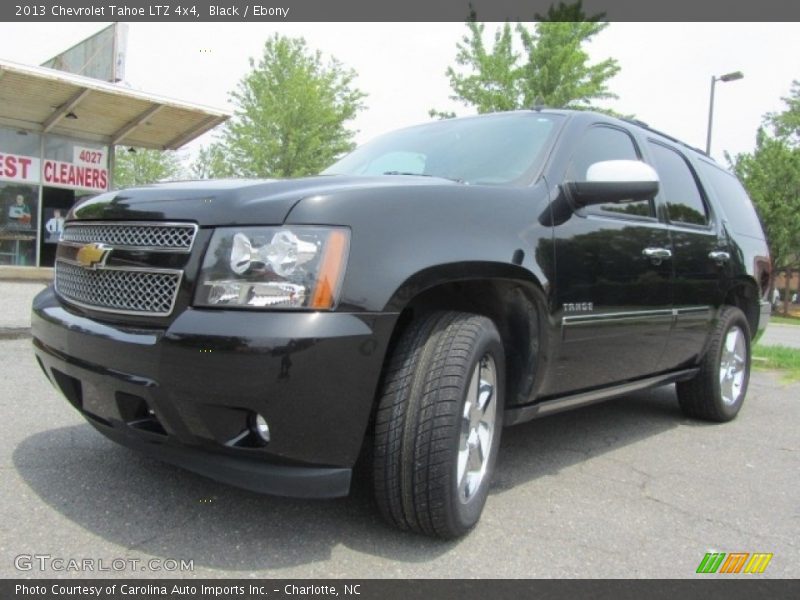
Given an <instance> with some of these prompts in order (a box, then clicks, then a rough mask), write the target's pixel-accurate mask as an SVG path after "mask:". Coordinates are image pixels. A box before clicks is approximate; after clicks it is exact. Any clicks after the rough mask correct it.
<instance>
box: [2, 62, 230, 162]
mask: <svg viewBox="0 0 800 600" xmlns="http://www.w3.org/2000/svg"><path fill="white" fill-rule="evenodd" d="M230 116H231V115H230V113H228V112H226V111H224V110H220V109H215V108H209V107H206V106H201V105H198V104H192V103H189V102H184V101H181V100H173V99H171V98H165V97H162V96H156V95H153V94H147V93H144V92H140V91H137V90H132V89H129V88H126V87H124V86H123V85H119V84H111V83H106V82H103V81H99V80H96V79H91V78H88V77H82V76H80V75H73V74H71V73H65V72H62V71H57V70H54V69H47V68H45V67H32V66H28V65H20V64H17V63H13V62H10V61H5V60H0V125H6V126H9V127H17V128H24V129H27V130H32V131H38V132H41V133H52V134H59V135H66V136H71V137H74V138H78V139H84V140H91V141H95V142H102V143H106V144H121V145H125V146H135V147H138V148H153V149H157V150H175V149H177V148H180V147H181V146H183V145H184V144H186V143H188V142H190V141H192V140H193V139H195V138H196V137H198V136H200V135H202V134H204V133H205V132H207V131H208V130H210V129H212V128H214V127H216V126H217V125H219V124H220V123H223V122H224V121H226V120H227V119H229V118H230Z"/></svg>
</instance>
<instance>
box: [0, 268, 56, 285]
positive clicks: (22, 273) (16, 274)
mask: <svg viewBox="0 0 800 600" xmlns="http://www.w3.org/2000/svg"><path fill="white" fill-rule="evenodd" d="M0 281H36V282H42V283H50V282H51V281H53V268H52V267H12V266H8V265H2V266H0Z"/></svg>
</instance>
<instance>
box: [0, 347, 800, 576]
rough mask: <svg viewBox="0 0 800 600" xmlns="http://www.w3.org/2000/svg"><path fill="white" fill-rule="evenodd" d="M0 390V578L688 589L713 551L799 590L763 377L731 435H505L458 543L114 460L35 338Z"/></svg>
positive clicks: (600, 414) (785, 444)
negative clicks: (100, 565)
mask: <svg viewBox="0 0 800 600" xmlns="http://www.w3.org/2000/svg"><path fill="white" fill-rule="evenodd" d="M0 382H2V384H1V385H2V388H0V389H2V394H0V428H2V429H1V430H0V456H2V467H1V468H0V473H2V485H0V505H1V506H2V507H3V509H2V513H1V514H2V517H3V518H2V520H0V577H19V576H26V577H69V576H72V577H74V576H80V575H81V574H80V573H75V572H69V571H53V570H50V569H48V570H44V571H42V570H39V569H38V567H36V565H34V566H33V567H32V568H31V570H29V571H19V570H17V568H16V567H15V559H16V557H18V556H20V555H36V554H38V555H43V554H44V555H50V556H52V557H61V558H64V559H70V558H77V559H83V558H90V559H96V560H102V561H106V565H108V564H110V561H112V560H113V559H134V560H138V561H148V560H150V559H153V558H155V559H157V560H161V561H165V560H167V559H176V560H180V559H185V560H191V561H192V567H193V570H191V571H185V572H183V573H178V572H174V573H173V572H171V573H165V572H163V571H149V570H147V571H141V567H140V566H138V565H141V564H142V562H139V563H137V566H136V567H135V568H129V567H125V568H124V569H123V570H122V571H121V572H120V573H114V572H111V573H108V572H106V573H91V572H88V573H83V574H82V575H84V576H93V575H94V576H97V575H99V576H112V575H117V576H118V575H128V576H138V577H160V576H165V575H170V576H183V577H223V576H230V577H286V578H305V577H409V578H415V577H501V578H505V577H509V578H511V577H514V578H518V577H580V578H587V577H589V578H590V577H696V576H697V575H695V570H696V569H697V566H698V564H699V563H700V561H701V559H702V558H703V556H704V554H705V553H706V552H709V551H712V550H714V551H719V552H771V553H773V554H774V557H773V559H772V561H771V562H770V564H769V565H768V568H767V569H766V571H765V572H764V574H763V575H759V577H792V578H794V577H798V576H800V560H799V559H800V550H799V549H798V543H799V541H800V494H798V492H800V484H799V483H798V476H799V475H800V452H799V450H800V428H798V427H797V423H798V422H800V402H798V401H797V399H798V397H800V385H798V384H786V383H783V382H782V381H781V379H780V377H779V376H778V375H775V374H771V373H759V372H756V373H754V374H753V378H752V381H751V388H750V393H749V396H748V399H747V402H746V403H745V406H744V408H743V409H742V412H741V413H740V415H739V418H738V419H737V420H736V421H734V422H733V423H729V424H726V425H712V424H706V423H699V422H694V421H691V420H688V419H685V418H684V417H683V416H682V415H681V413H680V412H679V410H678V407H677V403H676V400H675V392H674V388H672V387H668V388H663V389H658V390H653V391H650V392H645V393H638V394H635V395H631V396H627V397H624V398H620V399H617V400H612V401H610V402H607V403H605V404H600V405H595V406H592V407H587V408H584V409H579V410H576V411H572V412H568V413H562V414H560V415H555V416H552V417H549V418H546V419H542V420H539V421H534V422H531V423H527V424H524V425H520V426H517V427H514V428H510V429H506V430H505V431H504V434H503V442H502V445H501V449H500V457H499V465H498V471H497V474H496V477H495V482H494V487H493V491H492V493H491V495H490V497H489V500H488V503H487V505H486V509H485V511H484V514H483V518H482V520H481V522H480V523H479V525H478V527H477V528H476V529H475V530H474V531H473V532H472V533H471V534H469V535H468V536H466V537H465V538H463V539H461V540H458V541H455V542H441V541H436V540H431V539H427V538H423V537H419V536H415V535H411V534H404V533H401V532H397V531H394V530H393V529H391V528H389V527H387V526H385V525H384V524H383V522H382V521H381V520H380V518H379V516H378V515H377V513H376V510H375V507H374V505H373V503H372V499H371V496H370V492H369V486H368V485H367V484H364V483H361V484H359V485H357V486H356V489H355V491H354V493H353V494H351V496H350V497H348V498H343V499H339V500H333V501H309V500H292V499H284V498H273V497H266V496H259V495H257V494H253V493H249V492H245V491H240V490H237V489H235V488H232V487H228V486H225V485H222V484H218V483H215V482H214V481H211V480H208V479H205V478H202V477H200V476H196V475H193V474H191V473H188V472H185V471H182V470H180V469H178V468H175V467H171V466H168V465H165V464H162V463H159V462H157V461H155V460H152V459H149V458H145V457H143V456H140V455H139V454H137V453H136V452H134V451H132V450H128V449H125V448H121V447H118V446H116V445H114V444H113V443H111V442H109V441H107V440H106V439H105V438H103V437H102V436H101V435H100V434H98V433H96V432H95V431H94V430H93V429H92V428H91V427H90V426H89V425H88V424H86V423H85V422H84V421H83V419H82V418H81V417H80V416H79V415H78V414H77V413H76V412H75V411H74V410H73V409H72V408H71V407H70V406H69V405H68V404H67V402H66V401H64V400H63V399H62V398H61V397H60V396H59V395H58V394H57V393H56V392H55V391H54V390H53V389H52V388H51V387H50V385H49V383H48V382H47V381H46V380H45V378H44V377H43V376H42V373H41V372H40V371H39V368H38V366H37V365H36V362H35V360H34V357H33V352H32V350H31V343H30V339H29V338H21V339H3V340H0ZM310 418H313V416H311V417H310ZM23 566H24V565H23ZM705 577H707V576H705Z"/></svg>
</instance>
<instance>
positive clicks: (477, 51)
mask: <svg viewBox="0 0 800 600" xmlns="http://www.w3.org/2000/svg"><path fill="white" fill-rule="evenodd" d="M474 17H475V15H474V13H473V15H472V20H470V21H468V22H467V24H466V25H467V29H468V33H467V34H466V35H464V37H463V38H462V40H461V42H460V43H459V44H458V45H457V50H458V51H457V54H456V65H457V67H449V68H448V69H447V77H448V78H449V80H450V87H451V88H452V90H453V95H452V96H451V98H452V99H453V100H457V101H460V102H462V103H463V104H465V105H467V106H473V107H475V108H476V109H477V111H478V112H479V113H485V112H494V111H502V110H514V109H519V108H530V107H532V106H534V105H535V104H539V105H543V106H549V107H553V108H577V109H587V108H594V106H593V103H594V102H596V101H597V100H605V99H609V98H616V96H615V95H614V94H613V93H611V91H610V89H609V87H608V82H609V80H610V79H611V78H612V77H614V75H616V74H617V73H618V72H619V70H620V67H619V65H618V64H617V61H616V60H615V59H613V58H608V59H606V60H603V61H601V62H599V63H596V64H591V63H590V61H589V55H588V53H587V52H586V51H585V50H584V48H583V46H584V44H585V43H586V42H589V41H590V40H591V39H592V38H593V37H594V36H596V35H597V34H598V33H600V32H601V31H603V30H604V29H605V28H606V27H608V23H603V22H600V18H601V17H602V15H595V16H594V17H587V16H586V15H585V13H584V12H583V8H582V4H581V2H575V3H571V4H563V3H560V4H559V5H558V6H556V7H551V8H550V10H549V11H548V13H547V15H545V16H544V17H542V16H541V15H536V17H537V18H538V19H540V21H539V22H538V23H536V24H535V25H534V26H533V27H532V28H529V27H528V26H526V25H524V24H522V23H517V24H516V27H515V28H513V29H512V26H511V25H510V24H509V23H506V24H504V25H503V26H502V27H500V28H499V29H497V30H495V33H494V42H493V44H492V46H491V48H487V47H486V44H485V43H484V31H485V25H484V24H483V23H477V22H476V21H475V20H474ZM514 34H516V35H517V36H518V42H519V43H518V47H520V48H521V50H522V52H518V51H516V50H515V36H514ZM431 116H440V117H447V116H452V114H450V113H442V112H438V111H435V110H432V111H431Z"/></svg>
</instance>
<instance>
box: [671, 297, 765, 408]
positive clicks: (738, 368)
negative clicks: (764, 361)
mask: <svg viewBox="0 0 800 600" xmlns="http://www.w3.org/2000/svg"><path fill="white" fill-rule="evenodd" d="M749 381H750V325H749V324H748V322H747V319H746V318H745V316H744V313H742V311H741V310H739V309H738V308H735V307H733V306H725V307H723V308H722V309H720V314H719V317H718V319H717V323H716V325H715V327H714V331H713V332H712V333H711V338H710V340H709V344H708V349H707V350H706V354H705V356H704V357H703V360H702V362H701V363H700V371H699V372H698V373H697V375H695V376H694V378H692V379H690V380H688V381H681V382H678V383H677V385H676V389H677V392H678V403H679V404H680V407H681V410H682V411H683V413H684V414H685V415H686V416H689V417H693V418H696V419H703V420H706V421H717V422H720V423H722V422H725V421H730V420H732V419H734V418H736V415H737V414H738V413H739V410H740V409H741V408H742V404H743V403H744V398H745V395H746V394H747V385H748V383H749Z"/></svg>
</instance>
